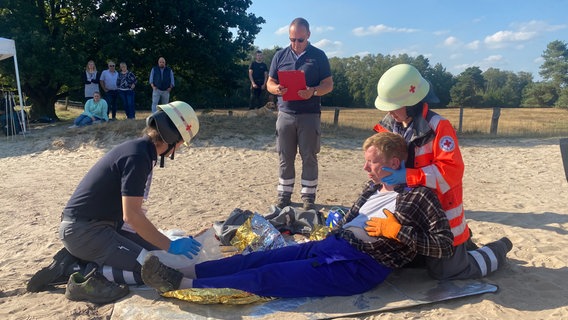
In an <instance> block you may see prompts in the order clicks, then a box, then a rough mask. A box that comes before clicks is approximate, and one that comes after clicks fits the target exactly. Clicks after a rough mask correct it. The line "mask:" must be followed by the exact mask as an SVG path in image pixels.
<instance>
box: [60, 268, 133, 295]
mask: <svg viewBox="0 0 568 320" xmlns="http://www.w3.org/2000/svg"><path fill="white" fill-rule="evenodd" d="M129 292H130V290H129V289H128V286H126V285H122V284H118V283H114V282H112V281H109V280H108V279H107V278H105V277H104V276H103V275H102V274H100V273H99V272H97V270H96V269H95V270H93V271H91V272H89V274H87V275H86V276H83V275H82V274H81V273H79V272H75V273H73V274H72V275H71V276H70V277H69V281H68V282H67V288H66V289H65V297H66V298H67V299H69V300H73V301H83V300H87V301H89V302H92V303H97V304H105V303H110V302H113V301H116V300H118V299H120V298H122V297H124V296H126V295H127V294H128V293H129Z"/></svg>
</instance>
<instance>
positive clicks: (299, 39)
mask: <svg viewBox="0 0 568 320" xmlns="http://www.w3.org/2000/svg"><path fill="white" fill-rule="evenodd" d="M304 41H306V39H304V38H298V39H296V38H290V42H299V43H302V42H304Z"/></svg>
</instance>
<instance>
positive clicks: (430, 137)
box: [374, 103, 469, 246]
mask: <svg viewBox="0 0 568 320" xmlns="http://www.w3.org/2000/svg"><path fill="white" fill-rule="evenodd" d="M398 126H399V127H400V124H398ZM374 130H375V131H377V132H384V131H390V132H397V131H398V129H397V123H396V121H395V120H394V118H393V117H392V116H390V115H389V114H387V115H386V116H385V117H384V118H383V120H381V121H380V122H379V123H378V124H377V125H375V127H374ZM408 130H412V131H411V132H406V133H404V132H397V133H400V134H401V135H403V136H404V137H405V140H406V143H407V144H408V160H407V163H406V167H407V169H406V183H407V184H408V186H410V187H412V186H417V185H422V186H426V187H429V188H432V189H434V190H436V194H437V195H438V199H439V200H440V203H441V205H442V209H444V211H445V212H446V216H447V218H448V221H449V222H450V228H451V229H452V233H453V235H454V246H458V245H460V244H462V243H464V242H466V241H467V239H468V238H469V228H468V226H467V222H466V220H465V214H464V208H463V187H462V178H463V172H464V163H463V159H462V156H461V152H460V149H459V146H458V138H457V136H456V131H455V130H454V128H453V127H452V125H451V123H450V122H449V121H448V120H447V119H444V118H442V117H441V116H440V115H439V114H437V113H435V112H433V111H430V110H429V109H428V104H427V103H424V104H423V106H422V112H421V113H418V114H417V115H415V116H414V117H413V121H412V123H411V125H410V127H409V128H408Z"/></svg>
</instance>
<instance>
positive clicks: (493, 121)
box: [489, 107, 501, 136]
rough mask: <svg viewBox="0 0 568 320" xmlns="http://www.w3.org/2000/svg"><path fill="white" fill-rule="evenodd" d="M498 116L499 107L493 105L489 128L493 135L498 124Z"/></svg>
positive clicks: (499, 114) (499, 112)
mask: <svg viewBox="0 0 568 320" xmlns="http://www.w3.org/2000/svg"><path fill="white" fill-rule="evenodd" d="M500 116H501V108H499V107H493V115H492V116H491V128H490V129H489V133H490V134H491V135H493V136H494V135H496V134H497V126H498V125H499V117H500Z"/></svg>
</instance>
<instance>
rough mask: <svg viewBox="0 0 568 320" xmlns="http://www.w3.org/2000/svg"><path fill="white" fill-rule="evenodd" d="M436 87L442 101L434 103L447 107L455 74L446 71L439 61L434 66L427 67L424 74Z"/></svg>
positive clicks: (435, 90) (435, 89)
mask: <svg viewBox="0 0 568 320" xmlns="http://www.w3.org/2000/svg"><path fill="white" fill-rule="evenodd" d="M422 75H423V76H424V78H426V79H428V80H429V81H430V83H431V84H432V86H433V87H434V92H435V93H436V95H437V96H438V98H439V99H440V103H437V104H433V105H432V106H434V107H436V106H437V107H446V106H447V105H448V104H449V103H450V100H451V96H450V90H451V88H452V87H453V85H454V83H455V81H456V80H455V78H454V76H453V75H452V74H451V73H449V72H447V71H446V68H444V67H443V66H442V64H440V63H437V64H436V65H435V66H434V67H432V68H427V69H426V70H425V71H424V73H423V74H422Z"/></svg>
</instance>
